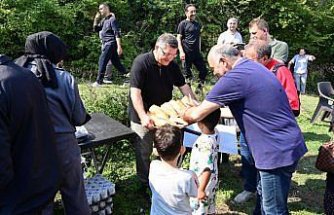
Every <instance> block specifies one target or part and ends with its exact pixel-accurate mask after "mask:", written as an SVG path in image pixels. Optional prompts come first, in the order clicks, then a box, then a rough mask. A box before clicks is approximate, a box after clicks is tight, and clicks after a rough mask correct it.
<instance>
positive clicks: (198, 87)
mask: <svg viewBox="0 0 334 215" xmlns="http://www.w3.org/2000/svg"><path fill="white" fill-rule="evenodd" d="M195 93H196V94H202V93H203V84H202V83H201V82H200V83H199V84H198V85H197V88H196V90H195Z"/></svg>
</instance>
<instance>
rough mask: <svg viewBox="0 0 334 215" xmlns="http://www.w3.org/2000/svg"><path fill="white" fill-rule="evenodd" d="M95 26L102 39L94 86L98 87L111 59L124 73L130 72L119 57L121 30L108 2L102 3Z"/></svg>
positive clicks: (121, 50) (121, 51) (96, 16)
mask: <svg viewBox="0 0 334 215" xmlns="http://www.w3.org/2000/svg"><path fill="white" fill-rule="evenodd" d="M101 16H102V17H103V19H102V20H101V22H100V23H99V22H98V20H99V19H100V17H101ZM93 27H94V30H95V31H96V32H99V36H100V38H101V40H102V49H101V50H102V51H101V55H100V58H99V71H98V75H97V79H96V82H94V83H93V85H92V86H93V87H98V86H101V85H102V84H103V78H104V75H105V71H106V67H107V64H108V62H109V61H111V63H112V64H113V65H114V66H115V68H116V69H117V70H118V71H119V72H120V73H121V74H122V75H124V76H126V77H128V76H129V74H127V72H126V69H125V67H124V66H123V64H122V63H121V61H120V58H119V56H120V55H122V53H123V49H122V45H121V31H120V29H119V26H118V22H117V21H116V18H115V15H114V14H113V13H112V12H111V11H110V7H109V5H108V4H106V3H102V4H100V6H99V12H97V14H96V15H95V18H94V24H93ZM109 81H110V80H109ZM108 83H110V82H108Z"/></svg>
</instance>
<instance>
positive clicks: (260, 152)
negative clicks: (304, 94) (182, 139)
mask: <svg viewBox="0 0 334 215" xmlns="http://www.w3.org/2000/svg"><path fill="white" fill-rule="evenodd" d="M208 61H209V65H210V67H212V68H213V73H214V75H217V76H220V77H221V78H220V79H219V81H218V82H217V83H216V84H215V86H214V87H213V89H212V90H211V91H210V92H209V93H208V95H207V96H206V98H205V100H204V101H203V103H202V104H201V105H199V106H198V107H194V108H190V109H188V110H186V111H185V113H184V119H185V120H186V121H188V122H190V123H192V122H196V121H199V120H201V119H203V118H204V117H205V116H207V115H208V114H209V113H211V112H212V111H214V110H216V109H218V108H220V107H222V106H225V105H228V106H229V108H230V109H231V112H232V114H233V116H234V117H235V119H236V121H237V123H238V126H239V128H240V130H241V132H242V133H244V135H245V138H246V141H247V143H248V145H249V148H250V150H251V152H252V155H253V156H254V161H255V166H256V168H257V169H258V170H259V175H260V179H259V185H258V193H259V195H260V197H261V205H262V209H263V212H264V213H265V214H288V208H287V198H288V192H289V188H290V182H291V177H292V173H293V172H294V171H295V169H296V166H297V163H298V160H299V159H300V158H301V157H302V156H303V155H304V154H305V153H306V152H307V148H306V145H305V143H304V139H303V136H302V133H301V130H300V128H299V127H298V124H297V122H296V120H295V118H294V116H293V113H292V111H291V109H290V106H289V102H288V99H287V96H286V93H285V91H284V89H283V88H282V85H281V84H280V82H279V81H278V80H277V78H276V77H275V76H274V75H273V74H271V73H270V72H269V71H268V70H267V69H266V68H265V67H264V66H262V65H261V64H258V63H256V62H252V61H251V60H247V59H244V58H242V57H241V56H240V53H239V51H238V50H237V49H236V48H234V47H232V46H230V45H216V46H214V47H213V48H212V49H211V50H210V53H209V55H208Z"/></svg>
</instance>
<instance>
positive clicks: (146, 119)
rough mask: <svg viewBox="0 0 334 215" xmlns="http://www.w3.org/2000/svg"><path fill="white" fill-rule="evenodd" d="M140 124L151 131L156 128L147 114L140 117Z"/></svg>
mask: <svg viewBox="0 0 334 215" xmlns="http://www.w3.org/2000/svg"><path fill="white" fill-rule="evenodd" d="M140 122H141V125H142V126H144V127H145V128H148V129H149V130H151V129H153V128H154V122H153V120H152V119H151V118H150V117H149V116H148V115H147V114H145V115H144V116H142V117H140Z"/></svg>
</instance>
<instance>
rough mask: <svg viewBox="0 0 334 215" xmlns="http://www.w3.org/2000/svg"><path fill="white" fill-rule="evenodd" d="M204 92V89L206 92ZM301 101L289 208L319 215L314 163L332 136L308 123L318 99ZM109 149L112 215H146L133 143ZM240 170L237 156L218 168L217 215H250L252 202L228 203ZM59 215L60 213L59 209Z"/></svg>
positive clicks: (319, 177) (319, 184) (320, 177)
mask: <svg viewBox="0 0 334 215" xmlns="http://www.w3.org/2000/svg"><path fill="white" fill-rule="evenodd" d="M117 87H118V86H116V88H117ZM82 88H84V89H86V88H87V86H80V90H81V89H82ZM110 88H115V85H112V87H110V86H104V87H102V88H100V89H93V91H102V92H105V93H107V91H110ZM207 90H208V88H207V87H206V88H205V91H207ZM86 91H87V89H86ZM90 93H91V92H90ZM177 95H179V94H177ZM84 97H85V96H84ZM301 101H302V111H301V115H300V116H299V117H298V119H297V120H298V123H299V126H300V127H301V129H302V131H303V134H304V138H305V141H306V144H307V147H308V149H309V151H308V153H307V154H306V155H305V156H304V157H303V158H302V159H301V161H300V163H299V166H298V169H297V171H296V173H295V174H294V175H293V179H292V186H291V190H290V195H289V200H288V206H289V209H290V213H291V214H296V215H301V214H305V215H307V214H322V213H323V209H322V205H323V193H324V188H325V174H324V173H322V172H320V171H318V170H317V169H316V168H315V167H314V164H315V159H316V156H317V152H318V148H319V146H320V145H321V144H322V143H323V142H325V141H328V140H329V139H330V137H331V136H330V134H329V132H328V123H325V122H320V121H319V120H318V121H316V122H315V123H314V124H310V118H311V116H312V114H313V111H314V109H315V106H316V104H317V102H318V98H317V97H316V96H312V95H303V96H302V97H301ZM85 102H86V101H85ZM112 147H113V148H112V152H113V153H112V155H111V158H110V161H109V162H108V164H107V166H106V168H105V171H104V173H103V174H104V176H105V177H106V178H108V179H109V180H111V181H113V182H115V183H116V195H115V197H114V199H113V201H114V214H116V215H118V214H119V215H132V214H149V205H148V204H147V202H146V201H145V199H144V198H143V197H142V196H141V195H140V194H139V192H138V191H139V189H140V188H139V182H138V180H137V178H136V174H135V173H136V171H135V155H134V148H133V146H132V144H131V143H129V142H127V141H123V142H120V143H118V144H116V145H114V146H112ZM101 150H103V149H101ZM185 165H186V164H185ZM240 168H241V160H240V157H239V156H231V157H230V162H229V163H227V164H223V165H221V169H220V173H219V190H218V193H217V204H216V205H217V214H251V213H252V210H253V207H254V205H255V200H251V201H250V202H247V203H245V204H242V205H234V204H232V203H231V200H232V199H233V198H234V197H235V196H236V195H237V194H238V193H239V192H241V191H242V180H241V178H240V177H239V171H240ZM58 213H59V214H61V213H60V212H59V210H58Z"/></svg>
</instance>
